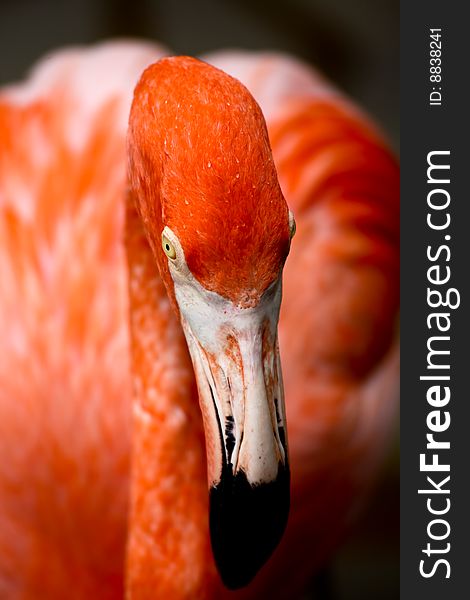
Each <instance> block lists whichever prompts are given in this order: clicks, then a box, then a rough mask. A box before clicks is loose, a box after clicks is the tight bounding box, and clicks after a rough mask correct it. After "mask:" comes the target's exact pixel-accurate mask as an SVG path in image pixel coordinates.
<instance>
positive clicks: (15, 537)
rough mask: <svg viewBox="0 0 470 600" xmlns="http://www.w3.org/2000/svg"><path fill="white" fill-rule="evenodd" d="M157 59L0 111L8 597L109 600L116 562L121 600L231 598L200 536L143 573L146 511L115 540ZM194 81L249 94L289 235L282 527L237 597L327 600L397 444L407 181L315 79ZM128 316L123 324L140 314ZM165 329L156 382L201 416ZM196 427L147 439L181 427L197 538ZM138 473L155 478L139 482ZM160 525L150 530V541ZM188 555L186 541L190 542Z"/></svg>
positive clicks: (235, 56) (152, 55) (173, 333)
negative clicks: (135, 179) (138, 143)
mask: <svg viewBox="0 0 470 600" xmlns="http://www.w3.org/2000/svg"><path fill="white" fill-rule="evenodd" d="M167 52H168V51H167V50H166V49H164V48H162V47H157V46H155V45H150V44H142V43H114V44H111V45H109V44H108V45H104V46H98V47H96V48H90V49H79V50H73V51H66V52H62V53H61V54H57V55H56V56H55V57H52V58H51V59H50V60H49V61H47V62H45V63H44V64H43V65H42V66H40V67H39V69H38V70H37V71H36V74H35V75H33V77H32V78H31V79H30V80H29V81H28V82H26V83H24V84H22V85H20V86H15V87H10V88H7V89H6V90H5V91H4V92H3V94H2V100H1V108H0V124H1V130H0V131H1V133H0V135H1V136H2V153H1V156H0V182H1V184H0V194H1V196H0V200H1V203H0V206H1V210H2V219H1V228H2V236H1V239H2V244H1V250H0V252H1V258H0V265H1V274H2V282H3V283H2V294H1V303H2V310H1V317H0V318H2V331H3V332H5V334H4V335H3V336H2V356H3V357H5V360H2V366H1V370H0V377H1V382H2V392H1V393H2V397H1V401H0V412H1V417H2V418H1V421H0V422H1V423H2V425H1V428H2V432H1V433H2V435H1V436H0V439H1V440H2V441H1V442H0V443H1V444H2V454H3V456H5V457H7V460H6V461H5V464H4V465H3V466H2V469H1V470H0V473H1V476H0V490H1V491H0V502H2V508H3V510H2V511H1V513H2V516H1V517H0V533H1V535H0V556H1V561H0V562H1V570H0V572H1V573H2V577H1V579H0V590H1V591H2V593H3V595H4V596H5V597H21V595H22V594H23V596H24V595H26V597H51V598H54V597H64V593H66V592H64V590H68V591H67V594H68V596H70V595H71V594H72V595H71V596H70V597H77V598H81V597H102V598H106V597H120V595H122V593H123V591H122V590H123V586H124V583H123V581H124V553H125V548H126V544H127V563H126V564H127V570H128V573H127V578H128V585H131V584H130V583H129V582H130V581H131V578H132V577H131V576H130V575H129V571H131V572H132V573H134V574H136V573H137V574H136V575H135V577H136V578H137V580H138V581H140V582H142V580H144V579H145V578H146V577H147V578H148V586H149V587H148V588H145V589H144V587H142V586H141V587H140V595H136V594H137V589H138V588H137V587H134V597H143V598H144V597H153V596H152V595H151V594H152V591H151V590H152V588H153V590H155V581H156V580H158V578H159V577H160V579H161V578H162V572H165V577H169V578H171V577H172V576H173V577H174V578H176V579H177V578H178V576H177V575H175V573H176V572H178V573H179V577H180V578H182V579H184V577H185V576H184V577H182V575H181V574H182V573H185V571H184V569H183V564H184V563H185V561H186V565H187V564H188V562H191V561H190V560H189V558H188V557H189V556H191V553H193V557H194V556H195V554H197V553H198V552H201V556H203V557H208V558H207V566H206V568H205V570H204V573H203V575H202V579H201V580H200V581H199V582H198V583H196V584H195V585H196V587H194V588H192V591H188V590H191V588H190V587H188V588H187V589H186V591H185V590H184V589H183V587H184V586H182V587H181V589H180V591H179V595H178V596H175V597H194V594H195V592H194V590H198V591H197V594H196V595H197V596H198V597H211V595H212V596H213V597H220V596H221V595H222V594H223V593H225V592H223V588H222V587H220V582H219V580H218V576H217V575H216V573H215V568H214V566H213V564H212V562H211V560H212V559H211V555H210V552H209V554H207V552H208V541H207V540H208V536H207V535H202V536H201V535H200V534H198V535H199V538H198V535H195V536H194V539H195V540H199V541H195V543H194V544H192V545H188V547H187V548H186V550H185V551H184V552H182V553H181V552H179V551H177V549H173V550H172V549H170V550H169V551H166V553H165V552H164V553H163V555H164V556H165V557H167V558H166V562H164V563H163V564H162V563H161V562H160V563H159V562H158V560H156V557H155V553H153V556H152V552H150V554H149V553H148V552H147V554H145V552H144V553H142V552H140V549H141V548H142V547H143V546H142V544H141V542H136V541H135V540H136V537H135V536H134V538H132V522H133V516H134V517H135V515H136V514H137V512H138V510H139V508H138V507H137V508H136V506H137V504H138V499H139V496H138V495H137V496H136V495H134V501H133V502H134V504H133V509H132V512H131V518H130V521H127V519H126V515H127V511H128V503H129V496H130V493H129V489H130V485H132V484H130V483H129V469H130V455H131V446H132V441H131V438H132V432H131V428H130V425H131V416H130V398H131V390H130V381H131V379H130V372H131V371H132V366H131V365H130V355H129V344H130V341H129V334H128V326H127V314H128V304H129V302H128V296H127V288H126V286H127V271H126V265H125V252H124V248H123V244H122V238H123V235H124V196H125V186H126V183H125V148H124V137H125V132H126V127H127V115H128V112H129V106H130V100H131V96H132V91H133V88H134V85H135V83H136V82H137V80H138V78H139V76H140V74H141V72H142V71H143V69H144V68H145V67H146V66H147V65H148V64H150V63H152V62H154V61H155V60H157V59H158V58H159V57H160V56H162V55H163V54H166V53H167ZM203 59H204V60H207V61H208V62H210V63H211V64H215V65H216V66H218V67H220V68H221V69H222V70H223V71H225V72H228V73H231V74H232V75H234V76H235V77H236V78H238V79H240V80H241V81H242V82H243V83H245V84H246V85H247V87H248V88H249V89H250V91H251V92H252V93H253V94H254V96H255V98H256V100H257V101H258V102H259V104H260V106H261V108H262V110H263V113H264V115H265V117H266V119H267V124H268V130H269V135H270V142H271V145H272V148H273V153H274V159H275V163H276V167H277V171H278V176H279V181H280V184H281V188H282V190H283V193H284V195H285V197H286V200H287V203H288V205H289V207H290V208H291V210H293V212H294V214H295V217H296V222H297V234H296V237H295V239H294V241H293V245H292V249H291V254H290V257H289V259H288V262H287V266H286V270H285V273H284V299H283V305H282V310H281V319H280V332H279V335H280V350H281V358H282V363H283V374H284V380H285V390H286V408H287V420H288V431H289V444H290V457H291V467H292V509H291V517H290V521H289V526H288V530H287V532H286V535H285V536H284V538H283V540H282V542H281V545H280V546H279V548H278V549H277V550H276V551H275V553H274V556H273V557H272V559H271V560H270V561H269V562H268V564H267V565H266V567H264V568H263V569H262V570H261V572H260V574H259V575H258V576H257V577H256V579H255V581H254V583H253V584H252V585H251V586H249V587H248V588H246V589H245V590H244V591H243V592H237V593H238V594H239V595H241V596H244V597H263V595H266V594H268V593H269V595H270V597H280V598H281V597H296V596H295V595H297V596H299V594H301V593H302V592H304V593H305V590H307V592H306V593H312V589H313V588H312V586H314V587H316V588H317V589H316V594H317V596H318V595H319V594H320V595H321V594H322V593H323V596H324V597H327V594H328V593H330V592H329V591H327V590H325V589H324V590H323V592H321V591H320V588H321V587H322V580H318V579H317V581H316V582H315V583H312V580H313V577H314V575H315V573H317V572H318V570H319V569H322V568H323V567H324V566H325V565H326V564H327V562H328V561H329V559H330V557H331V554H332V552H333V550H334V548H335V547H336V545H337V544H338V541H339V540H340V539H341V537H343V535H344V533H345V532H346V531H347V530H348V529H349V528H350V525H351V523H352V522H353V521H354V518H355V517H356V513H357V512H358V511H359V509H360V507H361V504H362V502H363V500H364V498H365V497H366V495H367V492H368V491H369V488H370V485H371V484H372V482H373V480H374V475H375V473H376V470H377V466H378V465H379V463H380V460H381V458H382V455H383V452H384V449H385V448H386V444H387V441H388V438H389V435H390V431H391V430H392V429H393V423H394V420H393V415H394V411H395V406H396V402H395V400H396V396H397V355H396V344H395V341H394V340H395V327H396V313H397V305H398V271H397V269H398V262H397V261H398V169H397V165H396V162H395V160H394V159H393V158H392V157H391V155H390V153H389V151H388V150H387V149H386V147H385V145H384V143H383V141H382V136H381V135H380V134H379V133H378V132H377V131H376V129H375V127H374V126H372V125H371V124H370V123H369V122H368V121H367V120H366V119H365V118H364V116H363V115H361V114H360V113H359V111H358V110H357V109H356V108H355V107H353V106H352V105H351V103H350V102H349V101H347V100H345V98H344V97H343V96H342V95H341V94H339V93H338V92H336V91H335V90H334V89H333V88H332V86H331V85H330V84H328V83H326V82H325V81H324V80H323V78H322V77H320V76H319V75H318V74H317V73H315V72H314V71H313V70H311V69H310V68H308V67H306V66H305V65H303V64H301V63H299V62H296V61H294V60H293V59H291V58H288V57H285V56H281V55H279V54H276V53H267V54H266V53H265V54H252V53H235V52H228V53H227V52H225V53H215V54H210V55H207V56H203ZM98 199H99V201H98ZM159 292H160V293H162V292H163V290H162V289H161V290H159ZM131 295H132V293H131ZM130 304H131V312H132V297H131V301H130ZM164 310H166V308H165V309H164ZM134 314H135V312H134ZM139 318H140V317H139ZM141 318H145V315H143V316H142V315H141ZM162 318H163V321H164V325H160V330H159V331H160V332H161V331H162V327H163V328H164V331H165V334H164V335H161V336H160V339H159V341H155V340H153V342H154V343H156V344H158V343H160V350H161V351H164V350H165V349H169V348H171V352H169V353H168V354H169V361H170V363H171V364H167V365H166V366H164V368H173V367H174V363H177V365H178V368H179V372H178V373H179V375H178V377H179V380H180V382H181V386H183V388H184V389H185V390H186V392H187V393H186V398H191V399H192V400H194V398H195V390H194V383H193V374H192V369H191V367H190V366H189V363H188V359H187V353H186V350H185V346H184V341H183V339H182V336H181V330H180V328H179V325H178V322H177V320H175V318H174V317H172V313H171V312H169V310H168V311H167V312H164V315H163V317H162ZM163 342H165V344H168V345H165V346H162V343H163ZM151 343H152V340H147V341H146V342H145V344H146V345H145V344H144V347H143V350H145V349H147V350H148V346H149V344H151ZM144 354H145V352H144ZM148 354H149V355H150V356H152V354H151V352H149V353H148ZM134 360H135V357H134ZM143 360H145V359H143ZM160 375H162V373H160ZM163 376H164V375H163ZM195 406H196V401H194V402H192V403H188V402H187V403H184V402H183V404H182V406H181V407H180V408H181V411H174V410H172V411H170V410H169V407H166V408H167V409H168V410H167V413H166V417H167V421H166V422H164V423H163V424H162V423H160V425H159V427H160V429H158V426H157V425H155V427H156V428H155V430H154V431H153V433H157V434H160V436H162V433H161V432H162V431H164V430H165V428H166V431H169V430H171V428H172V427H173V428H175V427H176V429H178V427H180V426H181V423H178V422H175V423H169V422H168V415H169V414H170V413H171V415H172V419H173V420H175V419H176V421H178V418H179V419H183V421H186V422H187V424H186V425H185V426H184V427H185V441H186V443H187V450H188V452H187V453H186V456H185V460H184V461H183V463H182V464H184V465H190V467H189V468H190V469H193V474H195V475H196V483H195V484H191V486H192V487H191V486H190V489H189V490H188V489H187V486H186V484H187V479H185V478H184V474H183V475H181V477H179V476H176V477H175V480H176V482H177V483H176V489H177V488H178V485H181V482H182V481H183V482H184V481H186V483H185V484H184V485H185V486H186V487H184V490H185V492H184V493H182V494H181V498H184V499H186V495H185V494H186V493H188V497H189V498H190V499H192V501H193V505H192V506H191V508H187V507H185V506H182V507H180V509H179V510H181V512H182V513H184V511H185V508H186V510H187V511H189V512H191V511H194V513H195V514H196V517H195V518H196V520H197V518H198V516H197V515H201V516H200V520H201V530H202V531H204V525H205V519H207V506H206V503H207V498H206V496H205V495H204V494H203V490H205V486H206V484H205V461H204V442H203V439H202V437H201V431H202V430H201V424H200V416H199V413H198V411H197V410H196V411H194V407H195ZM162 410H163V413H164V412H165V410H164V409H162ZM188 423H189V424H188ZM188 433H189V436H188ZM134 435H135V430H134ZM19 440H21V444H20V443H19ZM173 442H174V438H173ZM169 444H170V455H169V456H170V458H169V459H168V466H170V467H171V465H172V464H173V467H174V465H175V464H176V463H177V462H178V458H179V455H178V452H177V451H179V450H181V448H179V447H178V444H177V443H174V452H173V454H172V453H171V452H172V450H171V444H172V440H171V437H170V438H169ZM148 452H149V449H148V448H145V447H144V446H142V445H141V446H137V448H136V445H135V443H134V450H133V456H134V458H133V461H134V473H135V472H136V471H137V470H138V469H139V461H140V458H139V456H140V457H142V456H144V457H145V456H146V454H147V455H148ZM165 452H168V447H167V449H166V450H165ZM165 456H168V454H165ZM156 460H157V458H156V457H153V461H156ZM172 461H173V463H172ZM151 464H152V462H150V463H149V465H151ZM135 465H138V466H137V467H136V466H135ZM140 468H141V469H142V468H143V469H144V470H145V468H147V465H146V464H145V461H140ZM161 472H163V471H160V474H161ZM146 477H147V481H146V485H147V488H148V489H147V493H146V494H144V495H143V496H142V502H143V503H144V504H145V502H147V503H151V502H154V503H155V506H156V507H160V510H163V509H164V510H167V511H171V510H174V511H175V515H174V518H173V519H170V521H169V522H170V523H172V524H173V525H174V523H175V520H176V519H177V518H178V514H177V513H178V509H177V510H175V509H174V504H169V505H168V506H167V507H165V504H164V502H163V503H162V501H161V499H159V498H158V497H157V496H155V495H153V496H152V478H153V479H157V480H158V479H159V471H158V469H156V470H155V473H152V475H148V473H147V475H146ZM178 477H179V478H178ZM160 482H161V478H160ZM154 483H155V487H158V483H159V482H158V481H154ZM134 484H135V478H134ZM181 489H183V488H181ZM136 498H137V500H136ZM155 510H156V509H155ZM144 512H145V511H144ZM157 512H158V510H157ZM159 518H160V517H157V516H156V513H154V520H155V522H154V523H153V526H155V527H156V525H155V523H156V522H158V521H159ZM147 526H148V531H145V530H144V531H143V533H142V535H144V536H145V535H147V536H148V537H149V538H150V543H149V547H150V548H152V547H154V548H157V549H158V547H159V545H160V546H161V545H162V543H163V542H162V539H161V537H159V536H157V535H155V532H154V535H153V536H152V519H151V520H150V522H147ZM191 537H192V534H191V533H188V532H185V538H186V542H187V541H188V539H191ZM152 538H153V539H152ZM170 538H171V536H170ZM171 539H173V538H171ZM175 539H177V540H178V539H179V540H180V541H181V537H180V538H178V537H176V538H175ZM132 540H134V541H132ZM176 543H177V542H176ZM163 545H164V544H163ZM144 546H145V543H144ZM168 557H173V560H171V559H168ZM185 557H186V558H185ZM152 559H153V562H152ZM179 561H180V562H179ZM181 561H182V562H181ZM196 562H197V561H196ZM146 569H147V570H149V571H150V572H151V573H150V574H145V573H144V571H145V570H146ZM182 569H183V570H182ZM71 581H73V582H74V589H73V590H70V583H71ZM335 583H336V582H335V581H334V580H333V584H334V585H335ZM2 586H3V588H2ZM323 587H324V586H323ZM145 590H147V591H145ZM15 594H16V596H15ZM28 594H29V596H28ZM154 594H155V592H154ZM360 596H361V597H367V596H364V593H362V595H361V593H360ZM157 597H158V596H157ZM320 597H321V596H320ZM346 597H348V596H346ZM349 597H354V596H352V595H351V596H349ZM383 597H385V596H383Z"/></svg>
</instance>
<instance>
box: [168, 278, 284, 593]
mask: <svg viewBox="0 0 470 600" xmlns="http://www.w3.org/2000/svg"><path fill="white" fill-rule="evenodd" d="M203 295H204V297H202V296H201V298H200V299H199V300H198V299H196V297H195V295H194V294H192V297H191V299H190V300H188V297H187V295H186V296H185V294H184V293H183V294H181V291H180V294H178V291H176V297H177V300H178V304H179V305H180V309H181V321H182V325H183V328H184V332H185V335H186V339H187V342H188V347H189V350H190V353H191V358H192V361H193V366H194V370H195V374H196V379H197V384H198V390H199V401H200V406H201V411H202V415H203V419H204V428H205V434H206V448H207V462H208V480H209V489H210V534H211V542H212V549H213V553H214V558H215V562H216V564H217V567H218V569H219V572H220V575H221V578H222V580H223V582H224V584H225V585H226V586H227V587H228V588H231V589H236V588H239V587H242V586H244V585H247V584H248V583H249V582H250V581H251V580H252V579H253V577H254V576H255V575H256V573H257V572H258V570H259V569H260V568H261V567H262V565H263V564H264V563H265V562H266V560H267V559H268V558H269V556H270V555H271V554H272V552H273V550H274V549H275V548H276V546H277V544H278V542H279V541H280V539H281V537H282V534H283V532H284V529H285V526H286V523H287V517H288V512H289V467H288V457H287V438H286V420H285V410H284V392H283V384H282V374H281V365H280V359H279V349H278V341H277V323H278V318H279V308H280V301H281V281H280V278H279V280H278V281H276V282H275V283H274V284H273V285H272V286H270V288H268V290H267V291H266V292H265V294H264V295H263V297H262V298H261V300H260V302H259V303H258V305H257V306H255V307H253V308H240V307H236V306H234V305H233V304H232V303H231V302H229V301H228V300H226V299H224V298H222V297H220V296H218V295H217V294H215V293H213V292H207V291H206V290H204V294H203ZM178 296H180V297H178ZM183 296H184V297H183Z"/></svg>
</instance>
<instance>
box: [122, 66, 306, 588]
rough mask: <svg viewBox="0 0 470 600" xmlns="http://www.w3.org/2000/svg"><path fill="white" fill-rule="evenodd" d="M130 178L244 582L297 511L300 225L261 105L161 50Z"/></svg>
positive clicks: (235, 576) (136, 130)
mask: <svg viewBox="0 0 470 600" xmlns="http://www.w3.org/2000/svg"><path fill="white" fill-rule="evenodd" d="M128 156H129V179H130V185H131V189H132V191H133V195H134V197H135V198H136V202H137V208H138V211H139V213H140V215H141V218H142V221H143V223H144V228H145V231H146V235H147V238H148V241H149V244H150V246H151V248H152V251H153V254H154V256H155V260H156V262H157V264H158V267H159V270H160V273H161V276H162V278H163V280H164V282H165V285H166V288H167V291H168V294H169V296H170V298H171V300H172V302H173V305H174V307H175V310H176V311H177V312H178V314H179V316H180V320H181V324H182V327H183V330H184V333H185V336H186V340H187V344H188V348H189V351H190V354H191V358H192V362H193V366H194V371H195V375H196V379H197V384H198V391H199V401H200V406H201V411H202V416H203V421H204V429H205V436H206V451H207V463H208V482H209V490H210V531H211V542H212V548H213V553H214V558H215V561H216V564H217V566H218V569H219V572H220V574H221V577H222V579H223V581H224V583H225V584H226V585H227V586H228V587H230V588H237V587H241V586H244V585H246V584H247V583H248V582H249V581H250V580H251V579H252V578H253V577H254V575H255V574H256V572H257V571H258V570H259V569H260V567H261V566H262V565H263V564H264V562H265V561H266V560H267V559H268V557H269V556H270V555H271V553H272V551H273V550H274V548H275V547H276V545H277V544H278V542H279V540H280V538H281V536H282V533H283V531H284V528H285V525H286V522H287V515H288V510H289V467H288V456H287V439H286V421H285V410H284V393H283V385H282V375H281V366H280V360H279V350H278V342H277V324H278V318H279V310H280V303H281V285H282V284H281V276H282V269H283V266H284V262H285V259H286V257H287V254H288V252H289V247H290V241H291V237H292V235H293V233H294V228H295V225H294V220H293V217H292V214H291V213H290V212H289V210H288V207H287V205H286V202H285V200H284V198H283V195H282V192H281V189H280V187H279V183H278V180H277V175H276V170H275V167H274V163H273V158H272V154H271V149H270V145H269V141H268V135H267V131H266V125H265V121H264V118H263V116H262V113H261V110H260V108H259V106H258V105H257V103H256V102H255V100H254V99H253V97H252V96H251V95H250V93H249V92H248V90H247V89H246V88H245V87H244V86H243V85H242V84H241V83H240V82H238V81H237V80H235V79H233V78H232V77H229V76H228V75H226V74H225V73H223V72H222V71H219V70H218V69H215V68H214V67H211V66H209V65H207V64H205V63H203V62H200V61H198V60H195V59H192V58H187V57H173V58H166V59H163V60H161V61H159V62H157V63H155V64H154V65H152V66H150V67H149V68H148V69H147V70H146V71H145V72H144V74H143V75H142V78H141V80H140V82H139V83H138V85H137V87H136V90H135V94H134V101H133V104H132V109H131V115H130V122H129V134H128Z"/></svg>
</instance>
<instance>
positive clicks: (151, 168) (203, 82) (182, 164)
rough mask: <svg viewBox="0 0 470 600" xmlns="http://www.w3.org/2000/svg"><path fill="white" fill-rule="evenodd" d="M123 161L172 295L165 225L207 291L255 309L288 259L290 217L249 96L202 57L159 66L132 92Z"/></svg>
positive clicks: (262, 124)
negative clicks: (126, 160)
mask: <svg viewBox="0 0 470 600" xmlns="http://www.w3.org/2000/svg"><path fill="white" fill-rule="evenodd" d="M128 154H129V161H130V169H129V171H130V184H131V189H132V191H133V193H134V196H135V198H136V199H137V205H138V208H139V211H140V214H141V216H142V219H143V222H144V225H145V229H146V232H147V236H148V238H149V242H150V244H151V246H152V248H153V251H154V253H155V256H156V259H157V262H158V263H159V267H160V270H161V273H162V275H163V277H164V279H165V281H166V284H167V287H168V289H169V291H170V293H172V289H173V286H172V282H171V278H170V276H169V273H168V266H167V260H166V257H165V256H164V255H163V252H162V250H161V242H160V240H161V232H162V229H163V227H164V226H169V227H170V228H171V229H172V231H174V232H175V234H176V235H177V236H178V238H179V240H180V242H181V245H182V247H183V249H184V253H185V257H186V262H187V264H188V267H189V269H190V270H191V272H192V274H193V275H194V276H195V277H196V279H197V280H198V281H199V282H200V283H201V284H202V285H203V286H204V287H205V288H206V289H208V290H211V291H215V292H218V293H219V294H220V295H222V296H224V297H225V298H228V299H230V300H232V301H234V302H235V303H237V304H240V305H242V306H243V305H245V306H246V305H253V304H256V303H257V301H258V300H259V298H260V296H261V294H262V293H263V292H264V290H265V289H266V288H267V287H268V286H269V285H270V284H271V283H272V282H273V281H274V280H275V279H276V278H277V277H278V276H279V273H280V270H281V268H282V266H283V263H284V260H285V258H286V256H287V252H288V249H289V223H288V221H289V219H288V208H287V205H286V202H285V200H284V197H283V195H282V192H281V189H280V187H279V183H278V180H277V175H276V170H275V167H274V162H273V158H272V154H271V148H270V145H269V140H268V134H267V130H266V125H265V121H264V118H263V115H262V113H261V110H260V108H259V106H258V104H257V103H256V101H255V100H254V99H253V97H252V96H251V94H250V93H249V92H248V90H247V89H246V88H245V87H244V86H243V85H242V84H241V83H240V82H239V81H237V80H236V79H234V78H232V77H230V76H229V75H227V74H225V73H223V72H222V71H220V70H218V69H216V68H214V67H212V66H210V65H208V64H206V63H203V62H201V61H199V60H195V59H193V58H188V57H172V58H165V59H162V60H160V61H159V62H157V63H155V64H153V65H151V66H150V67H149V68H148V69H147V70H146V71H145V72H144V74H143V75H142V77H141V79H140V81H139V83H138V85H137V87H136V90H135V94H134V101H133V104H132V109H131V115H130V123H129V134H128Z"/></svg>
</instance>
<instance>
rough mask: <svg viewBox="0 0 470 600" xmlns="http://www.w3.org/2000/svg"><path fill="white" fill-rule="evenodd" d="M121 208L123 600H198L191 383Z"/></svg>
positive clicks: (201, 498)
mask: <svg viewBox="0 0 470 600" xmlns="http://www.w3.org/2000/svg"><path fill="white" fill-rule="evenodd" d="M127 204H128V206H127V217H126V250H127V260H128V267H129V302H130V332H131V355H132V375H133V427H134V430H133V457H132V470H131V510H130V521H129V535H128V545H127V565H126V585H127V591H128V594H129V596H130V597H139V598H141V597H149V596H148V594H150V593H151V594H152V597H156V598H157V597H158V598H169V599H171V598H179V597H185V598H187V597H194V598H196V597H197V598H205V597H206V595H207V593H208V590H211V589H213V587H214V585H216V581H217V575H216V570H215V566H214V562H213V559H212V555H211V550H210V544H209V536H208V522H207V521H208V518H207V514H208V507H207V483H206V464H205V451H204V437H203V427H202V419H201V416H200V412H199V406H198V402H197V392H196V388H195V383H194V375H193V370H192V367H191V362H190V358H189V355H188V352H187V348H186V344H185V341H184V336H183V332H182V329H181V326H180V324H179V322H178V318H177V316H176V315H175V313H174V311H173V309H172V307H171V303H170V301H169V299H168V295H167V293H166V290H165V286H164V284H163V281H162V279H161V277H160V275H159V273H158V269H157V266H156V264H155V259H154V256H153V254H152V251H151V249H150V247H149V245H148V243H147V240H146V238H145V235H144V232H143V228H142V224H141V220H140V217H139V216H138V214H137V212H136V210H135V208H134V204H133V201H132V199H131V198H129V199H128V203H127Z"/></svg>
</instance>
